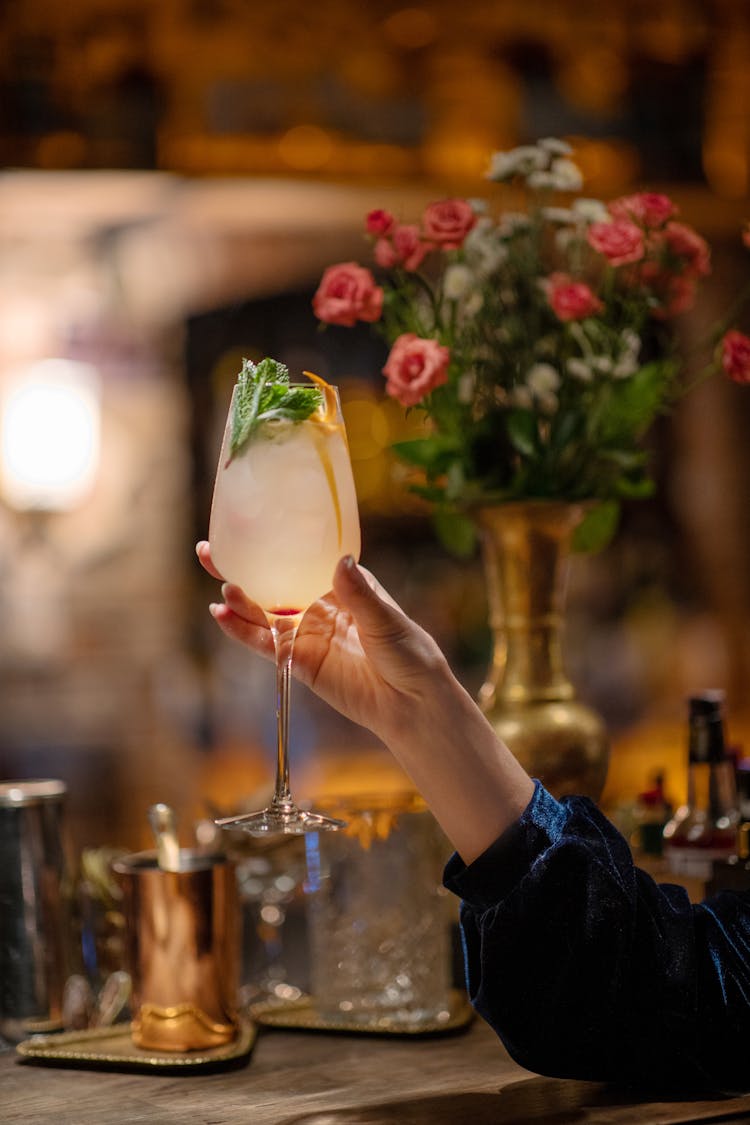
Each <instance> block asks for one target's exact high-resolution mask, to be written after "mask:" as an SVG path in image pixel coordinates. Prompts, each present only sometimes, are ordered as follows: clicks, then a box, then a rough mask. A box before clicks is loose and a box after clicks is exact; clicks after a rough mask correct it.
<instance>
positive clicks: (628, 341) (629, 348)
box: [612, 328, 641, 379]
mask: <svg viewBox="0 0 750 1125" xmlns="http://www.w3.org/2000/svg"><path fill="white" fill-rule="evenodd" d="M620 342H621V343H622V351H621V352H620V355H619V357H618V359H617V362H616V364H615V365H614V367H613V368H612V376H613V378H615V379H629V378H630V376H631V375H635V373H636V371H637V370H638V367H639V359H638V357H639V355H640V352H641V340H640V337H639V335H638V333H637V332H634V331H633V329H632V328H625V329H623V331H622V332H621V333H620Z"/></svg>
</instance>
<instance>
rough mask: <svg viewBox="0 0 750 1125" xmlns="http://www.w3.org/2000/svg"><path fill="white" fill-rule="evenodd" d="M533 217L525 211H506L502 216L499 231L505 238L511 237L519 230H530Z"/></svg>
mask: <svg viewBox="0 0 750 1125" xmlns="http://www.w3.org/2000/svg"><path fill="white" fill-rule="evenodd" d="M530 226H531V219H530V218H529V216H528V215H527V214H526V212H525V211H506V212H505V213H504V214H503V215H501V216H500V224H499V226H498V228H497V229H498V231H499V232H500V234H501V235H502V236H503V237H504V238H509V237H511V236H512V235H514V234H515V233H516V232H517V231H519V230H528V229H529V227H530Z"/></svg>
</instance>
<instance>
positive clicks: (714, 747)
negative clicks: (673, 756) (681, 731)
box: [688, 714, 727, 765]
mask: <svg viewBox="0 0 750 1125" xmlns="http://www.w3.org/2000/svg"><path fill="white" fill-rule="evenodd" d="M726 756H727V755H726V747H725V744H724V723H723V722H722V719H721V715H719V714H716V715H711V716H710V717H709V716H703V715H701V716H695V717H693V718H692V719H691V720H690V731H689V737H688V761H689V762H690V764H691V765H692V764H694V763H695V764H697V763H700V762H713V763H719V762H724V761H726Z"/></svg>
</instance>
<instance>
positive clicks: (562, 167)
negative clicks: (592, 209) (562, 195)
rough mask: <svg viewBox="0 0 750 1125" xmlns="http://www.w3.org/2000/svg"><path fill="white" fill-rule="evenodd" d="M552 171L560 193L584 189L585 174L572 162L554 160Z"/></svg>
mask: <svg viewBox="0 0 750 1125" xmlns="http://www.w3.org/2000/svg"><path fill="white" fill-rule="evenodd" d="M550 171H551V172H552V175H553V176H554V178H555V186H556V187H557V190H558V191H580V190H581V188H582V187H583V173H582V172H581V169H580V168H579V167H578V165H577V164H574V163H573V161H572V160H553V161H552V168H551V169H550Z"/></svg>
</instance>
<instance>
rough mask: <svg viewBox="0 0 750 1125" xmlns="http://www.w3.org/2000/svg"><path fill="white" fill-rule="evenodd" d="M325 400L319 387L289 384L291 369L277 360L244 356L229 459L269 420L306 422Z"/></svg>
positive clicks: (235, 399)
mask: <svg viewBox="0 0 750 1125" xmlns="http://www.w3.org/2000/svg"><path fill="white" fill-rule="evenodd" d="M322 401H323V398H322V394H321V392H320V391H319V390H318V388H317V387H290V386H289V369H288V368H287V367H286V366H285V364H283V363H279V361H278V360H275V359H269V358H266V359H262V360H261V361H260V363H253V362H252V361H251V360H249V359H243V361H242V370H241V371H240V373H239V375H238V377H237V388H236V392H235V397H234V409H233V411H232V431H231V438H230V444H229V460H230V461H231V460H232V459H233V458H234V457H236V456H237V454H238V453H240V452H241V451H242V450H243V449H244V447H245V446H246V445H247V443H248V441H249V440H250V438H251V437H252V436H253V434H255V433H256V431H257V430H258V428H259V427H260V426H262V425H263V424H264V423H266V422H281V421H286V422H303V421H304V420H305V419H306V418H309V417H310V415H311V414H314V413H315V411H316V410H317V409H318V407H319V406H320V405H321V403H322Z"/></svg>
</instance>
